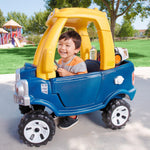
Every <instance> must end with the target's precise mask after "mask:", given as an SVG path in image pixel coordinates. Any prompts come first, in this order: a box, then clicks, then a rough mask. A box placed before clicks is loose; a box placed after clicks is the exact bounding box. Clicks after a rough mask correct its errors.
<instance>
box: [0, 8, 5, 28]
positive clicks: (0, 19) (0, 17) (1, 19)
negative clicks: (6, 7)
mask: <svg viewBox="0 0 150 150" xmlns="http://www.w3.org/2000/svg"><path fill="white" fill-rule="evenodd" d="M4 23H5V17H4V16H3V12H2V11H1V9H0V28H1V27H2V26H3V24H4Z"/></svg>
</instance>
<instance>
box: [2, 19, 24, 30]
mask: <svg viewBox="0 0 150 150" xmlns="http://www.w3.org/2000/svg"><path fill="white" fill-rule="evenodd" d="M3 27H6V28H22V26H21V25H19V24H18V23H17V22H15V21H14V20H12V19H11V20H9V21H8V22H6V23H5V24H4V25H3Z"/></svg>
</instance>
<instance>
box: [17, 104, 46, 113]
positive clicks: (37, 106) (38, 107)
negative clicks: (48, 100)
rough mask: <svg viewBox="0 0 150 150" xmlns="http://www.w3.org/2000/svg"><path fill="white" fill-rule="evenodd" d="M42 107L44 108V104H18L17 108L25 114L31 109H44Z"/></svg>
mask: <svg viewBox="0 0 150 150" xmlns="http://www.w3.org/2000/svg"><path fill="white" fill-rule="evenodd" d="M44 109H45V106H41V105H33V107H29V106H22V105H19V110H20V112H21V114H26V113H28V112H30V111H32V110H43V111H44Z"/></svg>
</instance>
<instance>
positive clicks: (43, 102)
mask: <svg viewBox="0 0 150 150" xmlns="http://www.w3.org/2000/svg"><path fill="white" fill-rule="evenodd" d="M31 105H42V106H45V107H47V108H49V109H50V111H51V112H52V113H54V114H55V115H56V116H57V112H58V111H57V109H56V107H55V106H54V105H53V104H52V103H50V102H48V101H46V100H44V99H34V101H33V102H31Z"/></svg>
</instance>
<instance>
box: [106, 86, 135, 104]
mask: <svg viewBox="0 0 150 150" xmlns="http://www.w3.org/2000/svg"><path fill="white" fill-rule="evenodd" d="M125 97H128V100H132V94H131V93H130V92H129V91H128V90H125V89H122V90H118V91H116V92H114V93H113V94H112V95H110V96H109V97H107V99H106V100H105V102H104V104H105V106H106V105H107V104H108V103H109V102H110V101H111V100H113V99H122V98H125ZM126 99H127V98H126Z"/></svg>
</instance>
